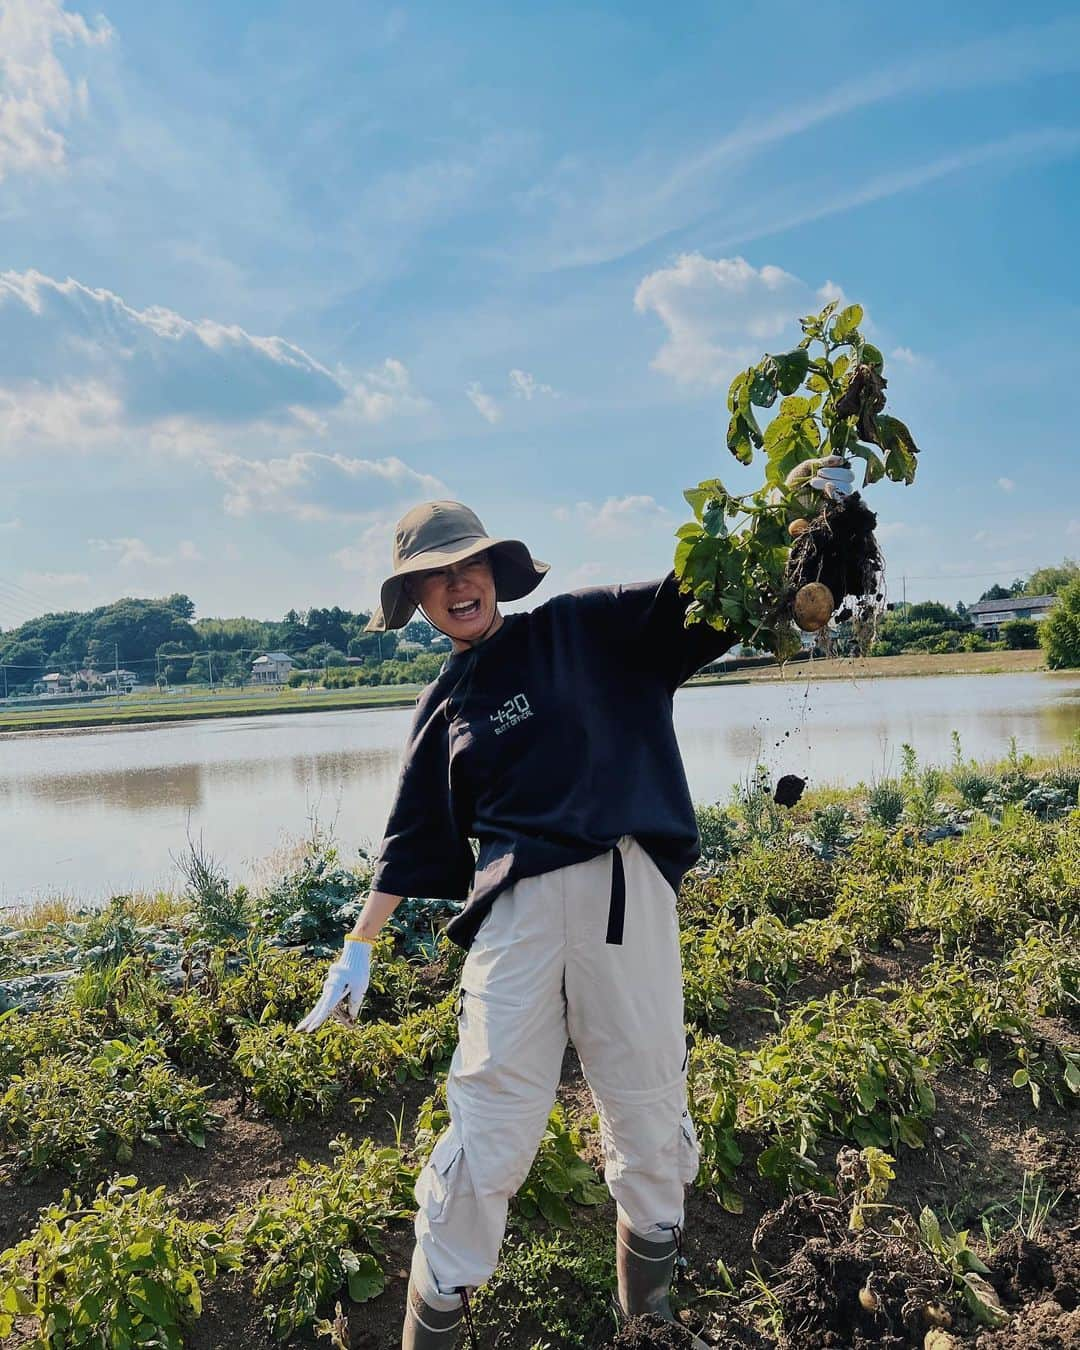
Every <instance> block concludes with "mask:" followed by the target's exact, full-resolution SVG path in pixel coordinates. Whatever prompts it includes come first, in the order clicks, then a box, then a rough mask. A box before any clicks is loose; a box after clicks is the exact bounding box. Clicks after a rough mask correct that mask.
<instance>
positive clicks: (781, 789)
mask: <svg viewBox="0 0 1080 1350" xmlns="http://www.w3.org/2000/svg"><path fill="white" fill-rule="evenodd" d="M786 734H787V733H786V732H785V735H786ZM805 787H806V779H805V778H800V777H799V776H798V775H797V774H794V773H786V774H784V776H783V778H781V779H780V781H779V782H778V783H777V784H776V791H775V792H774V793H773V801H774V802H775V803H776V804H777V806H797V805H798V802H799V799H800V798H801V797H802V795H803V789H804V788H805Z"/></svg>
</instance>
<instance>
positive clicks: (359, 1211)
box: [235, 1137, 417, 1340]
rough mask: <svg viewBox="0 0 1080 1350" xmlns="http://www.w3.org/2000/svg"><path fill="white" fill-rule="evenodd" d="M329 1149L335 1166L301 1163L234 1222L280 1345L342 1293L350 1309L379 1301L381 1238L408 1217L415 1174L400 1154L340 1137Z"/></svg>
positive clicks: (271, 1327)
mask: <svg viewBox="0 0 1080 1350" xmlns="http://www.w3.org/2000/svg"><path fill="white" fill-rule="evenodd" d="M331 1147H332V1148H334V1150H335V1151H336V1152H337V1154H338V1157H337V1159H336V1160H335V1162H334V1163H333V1164H327V1163H318V1164H315V1163H309V1162H306V1161H304V1160H301V1162H300V1164H299V1167H298V1169H297V1171H296V1172H295V1173H294V1174H293V1175H292V1176H291V1177H290V1178H289V1181H288V1184H287V1185H286V1187H285V1189H284V1190H283V1191H281V1192H278V1193H276V1194H270V1195H264V1196H263V1197H262V1198H261V1199H260V1200H259V1201H258V1203H257V1204H256V1205H255V1206H254V1208H253V1209H252V1210H251V1211H250V1213H247V1214H244V1215H241V1216H239V1217H238V1220H237V1223H236V1227H235V1231H236V1233H237V1235H238V1238H239V1241H240V1242H241V1243H242V1245H243V1249H244V1253H245V1260H246V1261H247V1262H248V1263H249V1264H253V1265H254V1267H255V1293H256V1294H257V1295H258V1296H259V1297H260V1298H265V1299H267V1300H269V1301H268V1303H267V1305H266V1319H267V1322H268V1324H269V1328H270V1330H271V1332H272V1333H273V1335H274V1336H275V1337H276V1338H277V1339H278V1340H285V1339H287V1338H288V1337H289V1336H290V1335H291V1334H292V1333H293V1332H294V1331H296V1330H298V1329H299V1328H300V1327H302V1326H305V1325H306V1324H307V1323H309V1322H311V1321H312V1320H313V1319H314V1317H315V1315H316V1313H317V1311H318V1310H319V1308H320V1307H322V1306H325V1304H326V1302H327V1301H328V1300H329V1299H330V1298H332V1297H333V1296H334V1295H335V1294H337V1293H339V1292H340V1291H342V1290H343V1289H347V1290H348V1294H349V1297H350V1298H351V1299H352V1300H353V1302H355V1303H363V1302H365V1301H366V1300H367V1299H370V1298H374V1297H375V1296H376V1295H377V1294H380V1293H381V1292H382V1289H383V1284H384V1274H383V1271H382V1268H381V1266H380V1265H379V1261H378V1256H379V1254H380V1252H381V1250H382V1241H381V1240H382V1237H383V1235H384V1233H385V1232H386V1228H387V1225H388V1224H389V1223H391V1222H392V1221H393V1220H395V1219H406V1218H409V1217H411V1214H412V1188H413V1185H414V1184H415V1182H416V1172H417V1169H416V1168H415V1167H414V1166H412V1165H411V1164H410V1163H409V1162H407V1161H406V1159H405V1158H404V1156H403V1155H402V1153H401V1152H400V1150H399V1149H396V1148H381V1149H380V1148H376V1147H375V1146H374V1145H373V1144H372V1143H371V1141H370V1140H366V1139H362V1140H361V1141H360V1142H359V1143H358V1144H354V1143H351V1142H350V1141H349V1140H348V1139H346V1138H344V1137H342V1138H339V1139H337V1140H336V1141H335V1142H334V1143H333V1144H332V1145H331Z"/></svg>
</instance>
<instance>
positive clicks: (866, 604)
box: [785, 492, 885, 619]
mask: <svg viewBox="0 0 1080 1350" xmlns="http://www.w3.org/2000/svg"><path fill="white" fill-rule="evenodd" d="M876 524H877V516H875V515H874V513H873V511H871V510H870V508H869V507H868V506H867V505H866V503H865V502H864V501H863V499H862V498H861V497H860V496H859V494H858V493H857V492H856V493H853V494H852V495H851V496H850V497H844V498H842V499H841V500H839V501H828V502H826V503H825V505H824V507H823V508H822V509H821V511H820V512H819V514H818V515H817V516H815V517H814V519H813V520H812V521H811V522H810V527H809V529H807V530H805V531H804V532H803V533H802V534H800V535H799V537H798V539H796V540H795V543H794V544H793V545H792V548H791V554H790V556H789V558H788V563H787V572H786V577H785V580H786V582H787V584H788V587H789V588H790V594H791V597H792V600H794V597H795V595H796V594H797V593H798V592H799V591H800V590H801V589H802V587H804V586H809V585H811V584H812V583H814V582H820V583H821V584H822V585H824V586H827V587H828V589H829V590H830V591H831V592H832V596H833V600H834V602H835V603H836V604H837V605H839V604H840V603H841V602H842V601H843V600H844V598H845V597H846V596H851V597H852V598H853V599H854V600H855V602H856V603H855V607H854V612H855V615H856V616H857V617H861V618H863V619H865V618H868V617H869V615H870V613H872V612H873V610H874V609H876V608H877V607H878V606H879V605H880V603H881V601H882V600H883V599H884V592H883V590H882V584H881V574H882V571H883V569H884V566H885V563H884V560H883V559H882V556H881V553H880V552H879V550H878V546H877V540H876V539H875V538H874V526H875V525H876ZM850 612H851V611H850V610H849V613H850Z"/></svg>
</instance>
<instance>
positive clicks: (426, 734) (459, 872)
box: [371, 702, 474, 900]
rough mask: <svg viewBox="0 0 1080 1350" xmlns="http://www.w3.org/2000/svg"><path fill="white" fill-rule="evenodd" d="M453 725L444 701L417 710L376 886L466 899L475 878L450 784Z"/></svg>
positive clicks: (387, 890) (400, 892)
mask: <svg viewBox="0 0 1080 1350" xmlns="http://www.w3.org/2000/svg"><path fill="white" fill-rule="evenodd" d="M448 735H449V729H448V726H447V722H446V719H445V718H444V716H443V712H442V703H441V702H440V703H436V704H435V706H434V708H433V709H431V708H430V705H429V706H428V710H427V712H426V715H425V709H424V708H423V707H421V708H418V709H417V716H416V719H415V720H414V722H413V726H412V730H411V732H410V734H409V740H408V743H407V744H406V747H405V756H404V760H403V763H402V766H401V773H400V776H399V778H398V786H397V793H396V795H395V797H394V804H393V806H392V807H391V808H390V818H389V820H388V821H387V825H386V834H385V836H384V838H383V841H382V844H381V846H380V848H379V857H378V861H377V862H376V864H375V875H374V877H373V879H372V883H371V885H372V890H376V891H384V892H385V893H386V894H388V895H409V896H419V897H423V898H427V899H432V900H464V899H465V898H466V896H467V895H468V893H469V887H470V886H471V885H472V880H473V868H474V861H473V853H472V849H471V848H470V847H469V842H468V837H467V834H466V829H467V822H462V821H461V820H459V819H458V816H457V813H456V812H455V810H454V802H453V794H452V792H451V785H450V751H449V740H448Z"/></svg>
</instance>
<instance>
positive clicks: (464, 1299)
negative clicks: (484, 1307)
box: [455, 1284, 480, 1350]
mask: <svg viewBox="0 0 1080 1350" xmlns="http://www.w3.org/2000/svg"><path fill="white" fill-rule="evenodd" d="M455 1293H458V1294H460V1295H461V1309H462V1312H463V1313H464V1315H465V1330H466V1331H467V1332H468V1333H469V1350H480V1342H479V1341H478V1340H477V1339H476V1328H475V1327H474V1326H473V1320H472V1309H471V1308H470V1307H469V1291H468V1290H467V1289H466V1288H465V1286H464V1285H463V1284H461V1285H458V1287H457V1289H456V1290H455Z"/></svg>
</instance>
